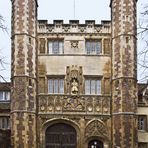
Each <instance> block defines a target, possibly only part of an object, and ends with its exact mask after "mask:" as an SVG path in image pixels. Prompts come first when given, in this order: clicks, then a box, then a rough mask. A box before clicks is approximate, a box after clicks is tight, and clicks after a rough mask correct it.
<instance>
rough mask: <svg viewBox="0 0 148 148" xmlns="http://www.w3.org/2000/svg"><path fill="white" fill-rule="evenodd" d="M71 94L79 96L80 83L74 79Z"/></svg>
mask: <svg viewBox="0 0 148 148" xmlns="http://www.w3.org/2000/svg"><path fill="white" fill-rule="evenodd" d="M71 94H72V95H77V94H78V81H77V79H72V83H71Z"/></svg>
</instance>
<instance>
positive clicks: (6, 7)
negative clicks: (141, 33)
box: [0, 0, 146, 81]
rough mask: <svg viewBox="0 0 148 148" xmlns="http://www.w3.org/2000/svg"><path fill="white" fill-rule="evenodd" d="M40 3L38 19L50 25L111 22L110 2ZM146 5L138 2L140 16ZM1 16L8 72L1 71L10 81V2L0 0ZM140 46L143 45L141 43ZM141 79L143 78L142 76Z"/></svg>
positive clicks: (0, 46) (1, 47)
mask: <svg viewBox="0 0 148 148" xmlns="http://www.w3.org/2000/svg"><path fill="white" fill-rule="evenodd" d="M38 3H39V8H38V19H47V20H48V22H49V23H52V22H53V20H57V19H62V20H64V22H66V23H68V21H69V20H73V19H76V20H80V23H84V22H85V20H95V21H96V23H100V21H101V20H110V8H109V4H110V0H75V9H74V0H38ZM145 3H146V0H139V1H138V16H139V14H140V12H141V11H142V8H143V6H144V4H145ZM74 10H75V11H74ZM74 12H75V13H74ZM0 14H1V15H3V17H4V20H5V22H4V23H5V25H6V26H7V28H8V33H6V32H3V31H1V30H0V56H1V57H5V58H4V59H5V62H7V64H6V65H5V68H6V70H0V75H1V74H2V75H3V76H4V77H5V78H6V79H7V80H8V81H9V79H10V61H11V52H10V51H11V47H10V46H11V40H10V37H11V33H10V32H11V1H10V0H0ZM138 20H139V18H138ZM139 44H142V43H141V41H140V42H139ZM0 69H1V68H0ZM139 77H141V75H140V74H139Z"/></svg>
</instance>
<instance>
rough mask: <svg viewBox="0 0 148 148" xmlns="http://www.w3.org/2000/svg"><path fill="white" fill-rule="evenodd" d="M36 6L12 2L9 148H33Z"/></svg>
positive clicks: (18, 0)
mask: <svg viewBox="0 0 148 148" xmlns="http://www.w3.org/2000/svg"><path fill="white" fill-rule="evenodd" d="M36 10H37V2H36V1H35V0H12V89H11V91H12V93H11V100H12V102H11V119H12V120H11V127H12V128H11V146H12V147H14V148H22V147H25V148H30V147H31V148H36V25H37V21H36V20H37V12H36Z"/></svg>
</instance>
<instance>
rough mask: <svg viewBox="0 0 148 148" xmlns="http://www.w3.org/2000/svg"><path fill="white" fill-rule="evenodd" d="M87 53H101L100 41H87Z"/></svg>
mask: <svg viewBox="0 0 148 148" xmlns="http://www.w3.org/2000/svg"><path fill="white" fill-rule="evenodd" d="M86 53H87V54H97V55H98V54H101V42H100V41H87V42H86Z"/></svg>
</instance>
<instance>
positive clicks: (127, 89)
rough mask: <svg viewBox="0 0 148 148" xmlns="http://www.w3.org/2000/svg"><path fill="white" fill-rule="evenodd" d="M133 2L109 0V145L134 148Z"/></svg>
mask: <svg viewBox="0 0 148 148" xmlns="http://www.w3.org/2000/svg"><path fill="white" fill-rule="evenodd" d="M136 2H137V1H136V0H120V1H119V0H112V1H111V8H112V121H113V125H112V127H113V130H112V133H113V135H112V137H113V139H112V142H113V147H114V146H117V147H121V148H124V147H128V148H136V147H137V127H136V122H137V120H136V100H137V86H136V82H137V81H136V80H137V76H136V73H137V71H136V63H137V61H136Z"/></svg>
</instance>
